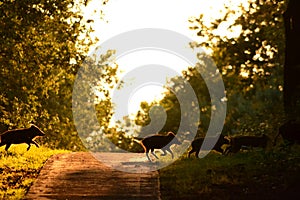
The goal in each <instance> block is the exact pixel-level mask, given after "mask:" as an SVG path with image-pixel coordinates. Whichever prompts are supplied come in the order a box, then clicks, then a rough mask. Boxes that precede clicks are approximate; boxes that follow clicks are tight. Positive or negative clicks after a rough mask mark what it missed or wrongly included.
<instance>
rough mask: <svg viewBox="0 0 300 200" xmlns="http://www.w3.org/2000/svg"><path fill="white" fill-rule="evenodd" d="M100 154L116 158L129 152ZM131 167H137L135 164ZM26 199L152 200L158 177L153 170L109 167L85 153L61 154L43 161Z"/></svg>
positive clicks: (156, 195) (109, 158)
mask: <svg viewBox="0 0 300 200" xmlns="http://www.w3.org/2000/svg"><path fill="white" fill-rule="evenodd" d="M102 156H103V157H105V158H106V159H107V160H112V161H116V160H117V159H120V158H124V156H126V157H128V158H129V157H130V154H128V153H127V154H126V155H125V154H122V153H102ZM127 165H128V163H127ZM128 166H129V167H130V165H128ZM131 167H134V168H137V169H138V167H139V166H138V165H137V164H136V163H135V164H134V165H132V166H131ZM26 199H72V200H73V199H110V200H114V199H143V200H147V199H149V200H150V199H151V200H154V199H160V192H159V178H158V173H157V172H156V171H153V172H148V173H127V172H122V171H118V170H115V169H112V168H110V167H108V166H106V165H104V164H103V163H101V162H99V161H98V160H97V159H95V158H94V157H93V156H92V155H91V154H90V153H87V152H75V153H68V154H60V155H55V156H52V157H51V158H50V159H49V160H48V161H47V162H46V164H45V166H44V167H43V169H42V170H41V172H40V174H39V177H38V179H37V180H36V181H35V183H34V184H33V185H32V187H31V188H30V190H29V192H28V194H27V195H26Z"/></svg>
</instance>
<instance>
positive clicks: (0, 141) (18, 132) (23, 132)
mask: <svg viewBox="0 0 300 200" xmlns="http://www.w3.org/2000/svg"><path fill="white" fill-rule="evenodd" d="M44 135H45V133H44V132H43V131H41V130H40V129H39V128H38V127H37V126H36V125H34V124H31V125H30V128H23V129H14V130H8V131H5V132H4V133H2V134H1V135H0V147H1V146H3V145H6V147H5V150H6V151H7V150H8V149H9V147H10V145H12V144H21V143H26V144H28V147H27V151H28V150H29V149H30V144H34V145H35V146H37V147H39V145H38V143H36V142H35V141H34V140H33V139H34V138H35V137H38V136H44Z"/></svg>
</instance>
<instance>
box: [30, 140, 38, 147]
mask: <svg viewBox="0 0 300 200" xmlns="http://www.w3.org/2000/svg"><path fill="white" fill-rule="evenodd" d="M31 143H32V144H34V145H35V146H36V147H39V144H38V143H37V142H36V141H31Z"/></svg>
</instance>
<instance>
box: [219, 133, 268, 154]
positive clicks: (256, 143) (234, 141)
mask: <svg viewBox="0 0 300 200" xmlns="http://www.w3.org/2000/svg"><path fill="white" fill-rule="evenodd" d="M228 139H229V141H230V142H229V146H228V147H227V148H226V150H225V154H227V153H229V152H232V153H237V152H238V151H240V149H241V148H242V147H250V148H252V147H262V148H266V147H267V144H268V142H269V137H268V136H267V135H265V134H263V135H262V136H243V135H240V136H234V137H228Z"/></svg>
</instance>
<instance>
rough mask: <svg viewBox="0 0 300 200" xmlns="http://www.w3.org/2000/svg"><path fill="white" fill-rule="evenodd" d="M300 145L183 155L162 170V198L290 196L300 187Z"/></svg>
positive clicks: (264, 197) (224, 199) (223, 199)
mask: <svg viewBox="0 0 300 200" xmlns="http://www.w3.org/2000/svg"><path fill="white" fill-rule="evenodd" d="M299 181H300V146H297V145H295V146H294V147H293V148H292V149H289V150H274V151H272V152H264V151H262V150H261V151H248V152H240V153H237V154H234V155H229V156H222V155H220V154H217V153H214V152H211V153H209V154H208V155H207V156H206V157H204V158H202V159H197V158H194V157H193V158H190V159H189V158H187V157H186V156H184V157H182V158H180V159H179V160H177V161H176V162H174V163H173V164H172V165H170V166H168V167H166V168H163V169H161V170H160V184H161V195H162V199H163V200H164V199H202V200H203V199H204V200H205V199H222V200H226V199H289V197H290V198H291V197H294V196H293V195H295V194H297V195H298V191H299V190H300V183H299Z"/></svg>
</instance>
